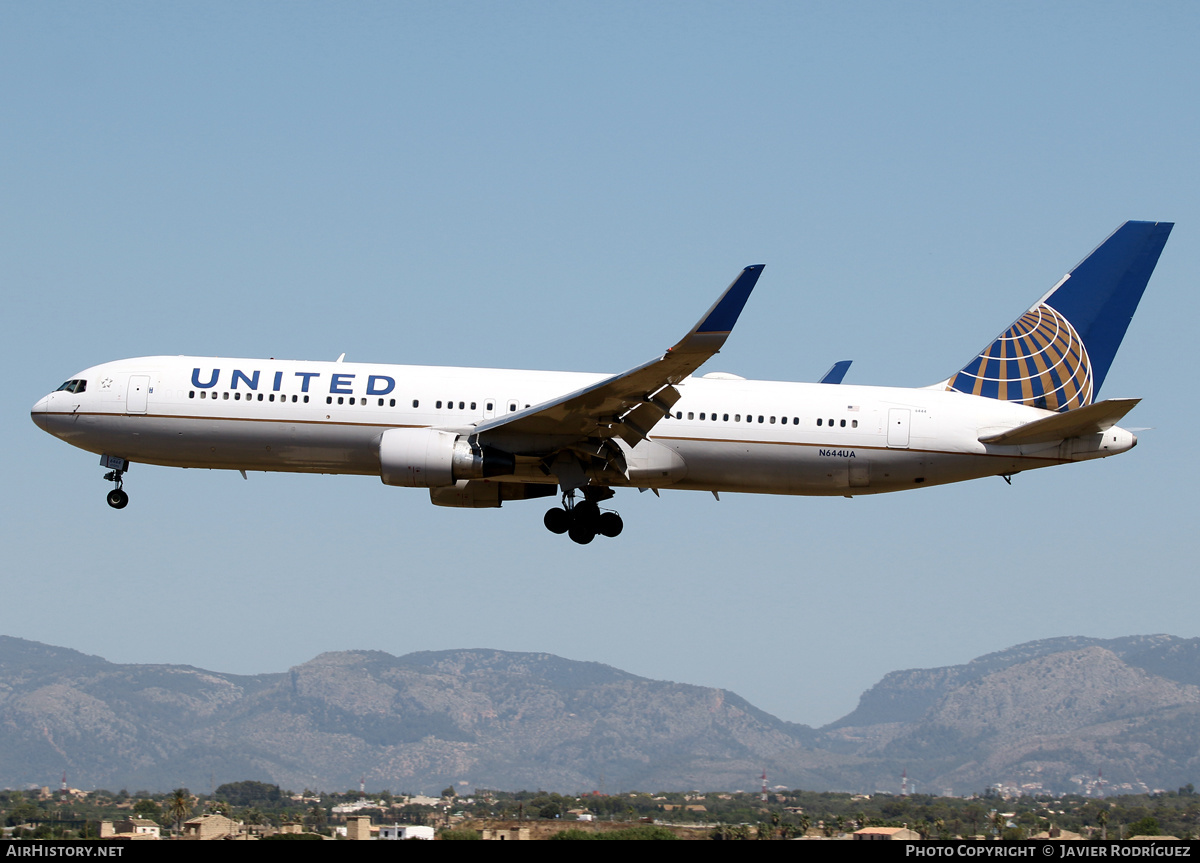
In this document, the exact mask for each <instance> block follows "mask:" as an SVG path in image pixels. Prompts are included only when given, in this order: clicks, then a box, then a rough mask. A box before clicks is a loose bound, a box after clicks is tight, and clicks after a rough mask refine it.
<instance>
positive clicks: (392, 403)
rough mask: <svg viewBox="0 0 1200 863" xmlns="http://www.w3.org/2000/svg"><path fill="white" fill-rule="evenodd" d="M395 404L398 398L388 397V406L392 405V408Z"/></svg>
mask: <svg viewBox="0 0 1200 863" xmlns="http://www.w3.org/2000/svg"><path fill="white" fill-rule="evenodd" d="M395 406H396V400H395V399H388V407H390V408H394V407H395Z"/></svg>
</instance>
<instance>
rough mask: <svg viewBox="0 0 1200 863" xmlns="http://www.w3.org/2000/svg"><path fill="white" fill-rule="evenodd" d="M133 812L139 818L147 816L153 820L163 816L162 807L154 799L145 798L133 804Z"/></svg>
mask: <svg viewBox="0 0 1200 863" xmlns="http://www.w3.org/2000/svg"><path fill="white" fill-rule="evenodd" d="M133 814H134V815H136V816H138V817H139V818H147V819H149V820H152V821H158V820H159V819H160V818H162V814H163V812H162V807H161V806H159V805H158V804H157V803H155V802H154V801H153V800H147V799H145V798H143V799H141V800H139V801H138V802H137V803H134V804H133Z"/></svg>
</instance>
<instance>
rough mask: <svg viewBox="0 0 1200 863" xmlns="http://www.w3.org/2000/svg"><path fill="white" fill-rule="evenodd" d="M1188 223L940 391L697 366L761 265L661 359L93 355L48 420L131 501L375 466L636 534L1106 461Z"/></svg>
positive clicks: (1067, 287)
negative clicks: (139, 476) (691, 496)
mask: <svg viewBox="0 0 1200 863" xmlns="http://www.w3.org/2000/svg"><path fill="white" fill-rule="evenodd" d="M1172 227H1173V225H1172V223H1168V222H1136V221H1130V222H1126V223H1124V224H1123V225H1121V226H1120V227H1119V228H1117V230H1116V231H1115V232H1114V233H1113V234H1112V235H1110V236H1109V237H1108V238H1107V239H1106V240H1105V241H1104V242H1103V243H1101V244H1100V245H1099V246H1098V247H1097V248H1096V249H1095V250H1094V251H1093V252H1092V253H1091V254H1090V255H1088V256H1087V257H1086V258H1084V260H1083V261H1082V262H1080V263H1079V264H1078V265H1077V266H1076V267H1075V268H1074V269H1073V270H1071V271H1070V272H1069V273H1068V274H1067V275H1065V276H1063V278H1062V279H1061V280H1060V281H1059V282H1058V283H1057V284H1056V285H1054V287H1053V288H1051V290H1050V291H1049V292H1048V293H1047V294H1046V295H1045V296H1044V297H1042V299H1040V300H1038V302H1036V303H1035V304H1034V305H1033V306H1032V307H1031V308H1030V309H1029V310H1028V311H1027V312H1025V314H1023V315H1022V316H1021V317H1020V318H1018V319H1017V320H1016V321H1015V322H1014V323H1013V324H1012V325H1011V326H1010V327H1008V328H1007V329H1005V330H1004V331H1003V332H1002V333H1000V334H999V335H998V336H997V337H996V338H995V339H993V340H991V341H990V342H988V343H987V345H986V346H985V347H984V348H983V350H981V351H980V352H979V353H978V354H977V355H976V356H974V357H973V358H972V359H971V361H970V362H968V363H967V364H966V365H965V366H964V367H963V368H962V369H961V370H959V371H958V372H956V373H955V374H953V375H951V376H950V377H949V378H947V379H945V380H943V381H940V382H939V383H936V384H933V385H932V386H927V387H922V388H915V389H903V388H893V387H868V386H852V385H847V384H844V383H841V381H842V377H843V375H844V374H845V373H846V368H847V367H848V366H849V361H841V362H839V363H836V364H835V365H834V367H833V368H831V369H830V370H829V372H827V373H826V375H825V376H824V377H823V378H822V379H821V381H820V382H818V383H789V382H780V381H755V380H746V379H745V378H742V377H739V376H737V375H733V374H727V373H721V372H714V373H708V374H705V375H703V376H700V377H696V376H694V374H693V373H695V372H696V371H697V370H698V369H699V368H700V367H701V366H702V365H703V364H704V363H705V362H706V361H708V360H709V359H710V358H711V357H712V356H713V355H714V354H715V353H717V352H718V351H719V350H720V348H721V347H722V346H723V345H724V344H725V341H726V339H727V338H728V337H729V334H730V332H731V331H732V330H733V327H734V324H735V323H736V322H737V320H738V317H739V316H740V314H741V312H742V310H743V308H744V307H745V305H746V302H747V300H748V299H749V297H750V293H751V291H752V290H753V289H754V286H755V284H756V283H757V282H758V278H759V276H760V275H761V274H762V271H763V265H761V264H756V265H754V266H749V267H746V268H745V269H744V270H742V272H741V273H740V274H739V275H738V276H737V278H735V279H734V280H733V282H732V283H731V284H730V285H729V287H728V288H727V289H726V290H725V292H724V293H722V294H721V296H720V297H719V298H718V299H717V301H716V302H715V303H714V304H713V305H712V307H711V308H710V309H709V310H708V311H707V312H706V313H705V314H704V316H703V317H701V319H700V321H699V322H698V323H697V324H696V325H695V326H694V327H692V329H691V330H690V331H689V332H688V333H687V335H685V336H684V337H683V338H682V339H681V340H680V341H679V342H678V343H676V344H675V345H674V346H673V347H671V348H668V349H667V350H666V351H665V352H664V353H663V354H661V355H660V356H656V357H655V358H653V359H651V360H650V361H648V362H646V363H643V364H642V365H639V366H636V367H635V368H632V369H630V370H629V371H626V372H622V373H621V374H616V375H608V374H588V373H578V372H564V371H518V370H508V369H492V368H453V367H430V366H411V365H378V364H370V363H347V362H344V357H345V355H344V354H343V355H342V356H341V357H339V358H338V360H337V361H336V362H300V361H285V360H274V359H270V360H263V359H230V358H197V357H140V358H137V359H126V360H118V361H115V362H109V363H103V364H101V365H98V366H93V367H91V368H88V369H85V370H84V371H81V372H79V373H78V374H76V375H74V376H72V377H71V379H69V380H68V381H66V382H65V383H64V384H63V385H62V386H60V387H59V388H58V389H57V390H56V391H54V392H52V393H50V394H49V395H47V396H45V397H44V398H42V399H40V400H39V401H38V402H37V404H35V405H34V406H33V409H32V412H31V413H32V418H33V421H34V422H35V423H36V424H37V425H38V426H39V427H41V428H42V429H44V430H45V431H47V432H49V433H50V434H53V435H55V436H56V437H59V438H62V439H63V440H65V441H66V442H67V443H70V444H72V445H74V446H77V447H79V448H81V449H84V450H88V451H91V452H93V453H97V454H100V456H101V460H100V461H101V465H102V466H103V467H104V468H106V469H107V470H108V473H107V474H105V477H104V478H105V479H106V480H107V481H109V482H112V483H113V488H112V490H111V491H110V492H109V493H108V503H109V505H110V506H112V507H113V508H115V509H122V508H124V507H125V506H126V505H127V504H128V502H129V497H128V495H127V493H126V492H125V491H124V489H123V480H124V475H125V473H126V472H127V471H128V470H129V468H130V465H131V463H134V462H141V463H144V464H155V465H168V466H174V467H184V468H213V469H226V470H237V471H240V472H241V474H242V476H243V478H244V477H245V476H246V471H250V470H254V471H293V472H302V473H332V474H360V475H371V476H378V477H380V478H381V479H382V480H383V482H384V483H385V484H387V485H393V486H402V487H408V488H425V489H428V491H429V495H430V499H431V501H432V502H433V503H434V504H436V505H438V506H449V507H463V508H486V507H499V506H501V505H502V504H503V503H506V502H510V501H521V500H533V499H537V498H549V497H553V496H555V495H556V494H557V495H559V497H560V504H561V505H559V506H555V507H553V508H551V509H550V510H549V511H547V512H546V514H545V517H544V523H545V526H546V527H547V528H548V529H549V530H550V531H552V532H553V533H556V534H563V533H565V534H567V535H568V536H569V537H570V539H572V540H574V541H575V542H577V543H580V544H587V543H590V542H591V541H592V540H593V539H595V537H596V536H605V537H615V536H617V535H618V534H620V533H621V531H622V529H623V522H622V520H621V517H620V515H619V514H618V513H617V512H615V511H613V510H611V509H609V508H607V507H606V508H605V509H603V510H602V509H601V505H602V504H605V503H606V502H607V501H609V500H610V499H611V498H612V497H613V496H614V494H615V491H614V489H618V488H636V489H639V490H640V491H646V490H651V491H653V492H654V493H655V494H658V493H659V491H660V490H664V489H682V490H696V491H708V492H712V493H713V494H714V495H715V496H718V499H719V494H720V493H721V492H748V493H758V494H785V495H842V496H846V497H853V496H855V495H861V494H879V493H883V492H892V491H901V490H904V489H912V488H922V487H925V486H932V485H941V484H944V483H951V482H959V481H963V480H969V479H977V478H981V477H988V476H1001V477H1003V478H1004V479H1005V480H1006V481H1008V482H1010V483H1011V478H1012V476H1013V475H1014V474H1017V473H1020V472H1022V471H1027V470H1032V469H1035V468H1042V467H1049V466H1051V465H1058V464H1065V463H1070V462H1077V461H1086V460H1089V459H1095V458H1105V457H1108V456H1111V455H1116V454H1118V453H1122V452H1125V451H1127V450H1129V449H1132V448H1133V447H1134V446H1135V445H1136V444H1137V438H1136V437H1135V436H1134V435H1133V434H1132V433H1131V432H1129V431H1126V430H1124V429H1122V428H1119V427H1118V426H1117V425H1116V423H1117V422H1118V421H1120V420H1121V419H1122V418H1123V417H1124V416H1125V415H1126V414H1127V413H1128V412H1129V411H1130V410H1132V409H1133V407H1134V406H1135V405H1137V403H1138V401H1139V399H1130V398H1118V399H1108V400H1105V401H1096V396H1097V394H1098V393H1099V391H1100V387H1101V386H1102V385H1103V383H1104V379H1105V377H1106V375H1107V373H1108V370H1109V367H1110V365H1111V364H1112V360H1113V357H1114V355H1115V354H1116V351H1117V348H1118V347H1119V345H1120V343H1121V340H1122V338H1123V337H1124V335H1125V332H1126V329H1127V328H1128V326H1129V322H1130V320H1131V319H1132V317H1133V313H1134V311H1135V310H1136V309H1137V305H1138V302H1139V301H1140V299H1141V296H1142V293H1143V291H1144V290H1145V288H1146V284H1147V283H1148V281H1149V279H1150V275H1151V273H1152V272H1153V271H1154V267H1155V265H1156V264H1157V262H1158V258H1159V255H1160V254H1161V252H1162V249H1163V246H1164V244H1165V243H1166V241H1167V237H1168V235H1169V234H1170V232H1171V228H1172Z"/></svg>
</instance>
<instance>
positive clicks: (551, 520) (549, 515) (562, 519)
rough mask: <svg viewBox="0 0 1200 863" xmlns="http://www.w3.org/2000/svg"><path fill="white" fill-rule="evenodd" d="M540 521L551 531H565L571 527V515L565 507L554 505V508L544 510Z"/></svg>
mask: <svg viewBox="0 0 1200 863" xmlns="http://www.w3.org/2000/svg"><path fill="white" fill-rule="evenodd" d="M542 523H543V524H545V525H546V530H548V531H550V532H551V533H566V532H567V531H568V530H570V529H571V515H570V513H568V512H567V511H566V510H565V509H560V508H559V507H557V506H556V507H554V509H548V510H546V515H545V517H544V518H543V519H542Z"/></svg>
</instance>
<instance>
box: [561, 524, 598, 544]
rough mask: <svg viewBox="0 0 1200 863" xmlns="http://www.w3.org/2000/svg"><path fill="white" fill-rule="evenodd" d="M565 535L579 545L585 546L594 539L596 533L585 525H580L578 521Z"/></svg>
mask: <svg viewBox="0 0 1200 863" xmlns="http://www.w3.org/2000/svg"><path fill="white" fill-rule="evenodd" d="M567 535H568V536H570V537H571V539H572V540H574V541H575V542H577V543H579V544H580V545H587V544H588V543H589V542H591V541H592V540H593V539H595V538H596V532H595V531H594V530H592V529H591V528H589V527H588V526H587V525H584V524H580V523H579V522H578V521H577V522H575V523H574V524H572V525H571V529H570V530H569V531H567Z"/></svg>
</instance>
